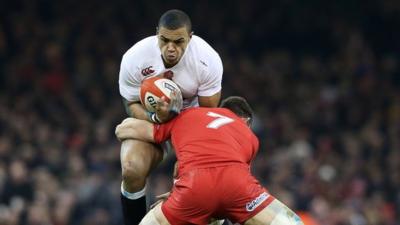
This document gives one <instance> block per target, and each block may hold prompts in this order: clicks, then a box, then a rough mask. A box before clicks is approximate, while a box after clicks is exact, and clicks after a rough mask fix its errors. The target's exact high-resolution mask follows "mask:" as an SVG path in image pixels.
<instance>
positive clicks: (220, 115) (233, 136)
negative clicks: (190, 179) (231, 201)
mask: <svg viewBox="0 0 400 225" xmlns="http://www.w3.org/2000/svg"><path fill="white" fill-rule="evenodd" d="M169 138H171V140H172V144H173V146H174V148H175V151H176V156H177V159H178V161H179V168H178V171H179V173H180V174H181V173H183V172H185V171H187V170H190V169H195V168H209V167H217V166H225V165H231V164H237V163H239V164H247V165H249V164H250V161H251V160H252V159H253V157H254V156H255V155H256V153H257V150H258V139H257V137H256V136H255V135H254V133H253V132H252V131H251V129H250V128H249V127H248V126H247V124H246V123H245V122H244V121H243V120H241V119H240V118H239V117H238V116H236V115H235V114H234V113H233V112H231V111H230V110H228V109H224V108H204V107H196V108H190V109H186V110H184V111H183V112H181V113H180V114H179V115H178V116H177V117H175V118H174V119H172V120H171V121H169V122H167V123H164V124H155V125H154V140H155V141H156V142H157V143H160V142H163V141H165V140H168V139H169Z"/></svg>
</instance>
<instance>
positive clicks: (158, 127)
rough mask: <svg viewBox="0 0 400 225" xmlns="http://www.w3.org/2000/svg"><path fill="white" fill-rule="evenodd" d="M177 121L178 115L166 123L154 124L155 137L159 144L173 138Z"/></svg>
mask: <svg viewBox="0 0 400 225" xmlns="http://www.w3.org/2000/svg"><path fill="white" fill-rule="evenodd" d="M175 121H176V117H175V118H174V119H172V120H170V121H168V122H166V123H162V124H154V129H153V137H154V142H155V143H157V144H159V143H161V142H164V141H166V140H168V139H170V138H171V131H172V127H173V126H174V124H175Z"/></svg>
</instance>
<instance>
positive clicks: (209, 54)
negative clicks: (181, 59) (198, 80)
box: [186, 35, 222, 74]
mask: <svg viewBox="0 0 400 225" xmlns="http://www.w3.org/2000/svg"><path fill="white" fill-rule="evenodd" d="M190 42H191V43H190V44H189V47H188V52H187V55H188V57H186V60H187V64H189V65H194V66H195V67H196V68H197V69H199V71H204V72H205V73H206V74H208V73H210V72H211V74H219V73H221V74H222V60H221V57H220V56H219V54H218V52H217V51H216V50H215V49H214V48H213V47H211V45H209V44H208V43H207V42H206V41H205V40H203V39H202V38H201V37H199V36H195V35H193V36H192V39H191V41H190ZM220 71H221V72H220Z"/></svg>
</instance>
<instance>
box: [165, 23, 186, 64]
mask: <svg viewBox="0 0 400 225" xmlns="http://www.w3.org/2000/svg"><path fill="white" fill-rule="evenodd" d="M157 36H158V46H159V47H160V50H161V54H162V57H163V59H164V62H165V64H166V66H169V67H171V66H174V65H176V64H177V63H178V62H179V60H180V59H181V58H182V55H183V53H184V52H185V49H186V47H187V45H188V44H189V41H190V38H191V36H192V34H191V33H189V32H188V30H187V29H186V27H181V28H178V29H175V30H169V29H167V28H164V27H160V28H159V29H158V34H157Z"/></svg>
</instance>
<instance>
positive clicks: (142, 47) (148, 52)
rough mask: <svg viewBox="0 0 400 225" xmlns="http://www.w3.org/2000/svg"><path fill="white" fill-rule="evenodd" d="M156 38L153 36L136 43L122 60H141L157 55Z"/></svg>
mask: <svg viewBox="0 0 400 225" xmlns="http://www.w3.org/2000/svg"><path fill="white" fill-rule="evenodd" d="M158 51H159V49H158V46H157V36H155V35H153V36H150V37H147V38H144V39H142V40H140V41H138V42H136V43H135V44H134V45H133V46H132V47H131V48H129V49H128V50H127V51H126V52H125V54H124V55H123V59H127V60H141V59H146V58H152V57H153V56H154V55H158Z"/></svg>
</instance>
